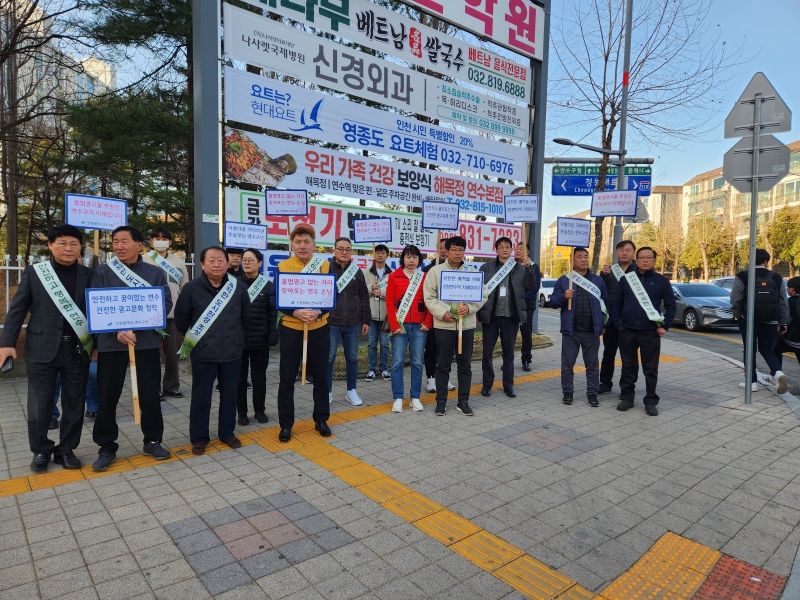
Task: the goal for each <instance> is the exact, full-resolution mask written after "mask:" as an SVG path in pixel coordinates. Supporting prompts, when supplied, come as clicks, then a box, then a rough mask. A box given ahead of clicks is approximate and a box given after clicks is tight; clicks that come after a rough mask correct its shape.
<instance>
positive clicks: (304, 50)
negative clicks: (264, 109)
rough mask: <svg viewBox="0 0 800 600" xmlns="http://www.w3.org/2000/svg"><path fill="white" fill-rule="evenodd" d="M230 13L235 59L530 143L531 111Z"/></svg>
mask: <svg viewBox="0 0 800 600" xmlns="http://www.w3.org/2000/svg"><path fill="white" fill-rule="evenodd" d="M224 8H225V53H226V55H227V56H228V57H229V58H233V59H234V60H239V61H242V62H245V63H247V64H252V65H256V66H259V67H263V68H266V69H270V70H276V71H280V72H282V73H285V74H287V75H291V76H293V77H297V78H298V79H300V80H302V81H306V82H308V83H313V84H316V85H319V86H322V87H325V88H330V89H334V90H337V91H339V92H344V93H346V94H355V95H357V96H360V97H361V98H364V99H365V100H372V101H373V102H378V103H380V104H387V105H389V106H393V107H394V108H398V109H400V110H404V111H408V112H413V113H418V114H423V115H425V116H428V117H431V118H432V119H444V120H446V121H449V122H451V123H457V124H459V125H463V126H465V127H469V128H472V129H476V130H481V131H487V132H491V133H497V134H500V135H503V136H506V137H511V138H514V139H516V140H519V141H525V142H527V140H528V133H529V130H530V109H529V108H528V107H527V106H523V105H521V104H517V103H515V102H513V101H506V100H503V99H501V98H498V97H496V96H489V95H487V94H483V93H481V92H476V91H473V90H471V89H468V88H462V87H460V86H457V85H455V84H454V83H449V82H447V81H444V80H443V79H437V78H436V77H433V76H431V75H426V74H425V73H422V72H420V71H415V70H413V69H408V68H406V67H401V66H400V65H398V64H397V63H393V62H389V61H387V60H383V59H381V58H377V57H374V56H371V55H369V54H365V53H363V52H359V51H357V50H353V49H352V48H348V47H347V46H343V45H341V44H338V43H336V42H333V41H330V40H327V39H325V38H322V37H317V36H315V35H312V34H309V33H304V32H302V31H299V30H298V29H295V28H293V27H289V26H288V25H283V24H281V23H279V22H276V21H271V20H270V19H266V18H264V17H259V16H258V15H255V14H253V13H251V12H249V11H246V10H243V9H240V8H235V7H233V6H231V5H230V4H225V7H224ZM273 49H274V50H273Z"/></svg>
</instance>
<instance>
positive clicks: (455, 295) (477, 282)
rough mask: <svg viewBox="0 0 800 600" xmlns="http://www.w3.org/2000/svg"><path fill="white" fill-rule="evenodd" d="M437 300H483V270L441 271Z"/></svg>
mask: <svg viewBox="0 0 800 600" xmlns="http://www.w3.org/2000/svg"><path fill="white" fill-rule="evenodd" d="M439 300H441V301H442V302H483V271H478V272H477V273H474V272H471V271H441V272H440V276H439Z"/></svg>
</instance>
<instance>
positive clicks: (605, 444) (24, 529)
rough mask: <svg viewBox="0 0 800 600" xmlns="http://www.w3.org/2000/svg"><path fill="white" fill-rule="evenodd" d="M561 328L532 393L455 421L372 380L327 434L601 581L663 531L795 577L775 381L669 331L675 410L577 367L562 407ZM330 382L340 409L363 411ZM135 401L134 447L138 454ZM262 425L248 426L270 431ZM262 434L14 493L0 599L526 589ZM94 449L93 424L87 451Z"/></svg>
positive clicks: (788, 457) (16, 464) (792, 440)
mask: <svg viewBox="0 0 800 600" xmlns="http://www.w3.org/2000/svg"><path fill="white" fill-rule="evenodd" d="M545 333H550V334H553V338H554V342H556V348H552V349H545V350H540V351H536V353H535V354H534V369H535V371H536V372H537V373H539V374H540V375H538V376H537V375H534V376H533V377H531V376H530V375H529V374H525V373H523V372H521V371H518V372H517V377H521V376H523V375H524V376H527V377H526V378H527V379H528V380H529V382H528V383H522V384H518V387H517V392H518V398H516V399H514V400H510V399H508V398H506V397H505V396H504V395H503V394H502V391H498V390H495V391H494V392H493V394H492V396H491V398H488V399H485V398H482V397H480V396H479V395H475V396H473V397H472V399H471V404H472V406H473V408H474V410H475V413H476V416H475V417H473V418H466V417H464V416H462V415H460V414H459V413H457V412H456V411H454V410H453V409H454V406H452V403H451V406H450V407H449V408H448V412H447V415H446V416H445V417H441V418H440V417H434V415H433V411H432V410H431V407H426V410H425V411H424V412H423V413H412V412H411V411H410V410H408V409H406V410H405V411H404V412H403V413H402V414H400V415H397V414H392V413H388V414H387V413H386V412H385V411H381V410H375V411H373V412H374V415H372V416H367V413H366V411H372V410H373V409H372V408H371V407H379V406H381V405H385V404H386V403H387V402H390V398H389V396H390V392H389V383H388V382H383V381H376V382H373V383H362V382H360V383H359V393H360V394H361V396H362V398H363V399H364V401H365V404H366V406H365V407H364V408H361V409H356V410H359V411H365V412H364V416H367V418H360V419H358V420H350V421H347V422H344V423H339V424H336V423H335V421H336V419H332V426H333V430H334V435H335V436H336V437H335V438H334V439H332V440H331V441H330V445H331V446H332V447H334V448H336V449H338V450H340V451H342V454H343V455H344V453H347V454H346V456H350V457H353V460H354V461H362V462H363V463H365V464H366V465H370V466H371V467H374V469H377V471H378V472H379V473H380V474H383V475H385V476H386V477H387V478H391V479H392V480H393V481H395V482H396V484H397V485H402V486H407V488H409V489H410V490H412V491H413V492H415V493H416V494H417V495H419V496H422V497H424V498H427V499H428V500H429V501H431V502H433V503H438V505H441V506H442V507H446V509H449V511H452V513H455V514H456V515H459V516H460V517H463V518H464V519H467V520H468V521H469V522H470V523H471V524H472V525H473V526H474V527H475V529H476V530H477V529H480V528H482V529H483V530H484V531H485V532H487V533H488V534H492V535H494V536H496V537H497V538H499V539H500V540H501V541H504V542H505V543H507V544H508V545H509V546H510V547H512V546H513V548H515V549H518V550H519V551H520V552H524V553H526V554H527V555H528V556H529V557H532V558H533V559H537V560H538V561H541V562H542V563H544V564H545V565H548V566H549V567H550V568H552V569H555V570H557V571H558V572H559V573H560V574H561V575H562V576H563V577H564V578H566V579H569V580H572V581H575V582H577V583H578V584H580V585H581V586H583V587H584V588H586V589H588V590H591V591H593V592H594V593H600V592H602V590H604V589H606V588H607V586H608V585H609V584H611V583H612V582H614V581H615V580H617V579H618V578H619V577H620V576H622V575H624V574H625V573H626V572H629V569H631V567H632V566H634V565H635V563H637V561H639V560H640V559H641V558H642V557H643V556H645V555H646V554H647V553H648V552H649V551H651V549H652V548H654V544H656V542H657V541H658V540H660V539H662V538H663V536H664V534H666V533H667V532H673V533H675V534H678V535H680V536H683V537H684V538H687V539H688V540H693V541H695V542H699V543H700V544H703V545H705V546H708V547H710V548H711V549H713V550H719V551H721V552H722V553H724V554H726V555H730V557H732V558H733V559H738V560H740V561H744V562H745V563H749V564H750V565H753V566H754V567H758V568H761V569H764V570H765V572H768V573H771V574H774V575H777V576H779V577H786V576H787V575H788V574H789V572H790V570H791V564H792V562H793V560H794V557H795V553H796V551H797V548H798V544H800V529H798V527H797V525H798V523H799V522H800V478H798V468H799V467H800V436H798V431H797V427H798V426H799V425H800V420H798V419H797V418H796V417H795V416H794V414H793V413H792V412H791V411H790V410H789V409H788V408H787V407H786V406H785V405H784V404H783V403H782V402H781V401H780V400H779V399H778V398H776V397H775V396H773V395H771V394H770V393H769V392H767V391H762V392H759V393H758V394H756V395H754V401H755V404H753V405H752V406H751V407H745V406H744V405H743V404H742V400H741V396H740V393H739V389H738V387H737V384H738V382H739V381H740V379H741V373H740V372H739V371H737V369H736V368H735V367H733V366H732V365H730V363H727V362H725V361H723V360H720V359H717V358H715V357H712V356H709V355H708V354H706V353H703V352H700V351H698V350H696V349H693V348H692V347H690V346H686V345H683V344H680V343H677V342H674V341H669V340H667V341H665V343H664V348H663V351H664V353H665V354H668V355H670V356H673V357H676V358H677V359H685V360H681V361H676V362H669V363H665V364H663V365H662V367H661V382H662V383H661V385H660V386H659V392H660V394H661V396H662V403H661V406H660V408H661V409H662V412H661V415H660V416H659V417H657V418H652V417H647V416H646V415H645V414H644V411H643V409H642V407H641V404H637V407H636V409H635V410H633V411H629V412H628V413H619V412H618V411H616V410H614V406H615V404H616V398H615V397H613V396H611V395H606V396H602V397H601V406H600V408H597V409H592V408H590V407H589V406H588V405H587V404H586V403H585V402H583V401H582V398H583V390H584V389H585V388H584V382H583V381H582V377H583V376H582V375H581V374H577V375H576V393H575V396H576V403H575V404H574V405H573V406H570V407H566V406H563V405H561V404H560V402H559V399H560V385H559V380H558V377H557V370H556V369H557V368H558V363H559V360H558V336H557V335H556V334H554V332H552V331H546V332H545ZM473 368H474V369H475V370H476V372H478V371H479V369H480V366H479V364H477V363H476V364H474V365H473ZM498 372H499V371H498ZM276 378H277V371H275V370H274V369H271V370H270V372H269V384H270V387H269V390H270V391H269V393H268V401H267V413H268V414H269V415H270V416H271V417H275V416H276V409H275V398H274V394H275V392H274V390H275V388H276V383H277V381H276ZM476 380H479V379H476ZM184 382H185V385H184V388H185V389H188V384H189V378H188V376H187V377H185V378H184ZM334 389H335V391H334V398H335V401H334V406H333V411H334V412H335V413H336V412H342V411H346V410H351V409H352V407H350V406H349V405H348V404H345V403H344V402H343V395H344V386H343V384H342V383H341V382H335V383H334ZM298 390H299V392H298V402H297V404H298V409H299V410H298V415H297V416H298V419H306V418H310V410H311V399H310V392H311V390H310V387H309V386H304V387H302V388H300V387H298ZM25 391H26V384H25V382H24V381H18V382H13V383H12V382H3V383H2V384H0V434H2V441H3V449H4V451H5V452H4V454H3V453H0V479H8V478H16V477H22V476H26V475H28V474H29V471H28V463H29V462H30V458H31V455H30V452H29V451H28V449H27V442H26V435H25V422H24V415H23V409H22V403H23V402H24V398H25ZM639 397H641V394H640V395H639ZM129 404H130V403H129V402H128V403H127V404H123V407H122V408H121V411H120V414H121V415H122V416H123V417H124V416H126V414H125V413H126V412H127V416H128V417H129V418H130V420H129V421H126V422H123V423H121V438H122V439H121V440H120V442H121V449H120V452H119V455H120V456H131V457H133V456H135V455H136V452H138V449H139V446H140V444H141V437H140V433H139V432H138V428H137V427H136V426H135V425H134V424H133V422H132V418H131V417H130V412H129V408H128V405H129ZM188 405H189V401H188V399H183V400H176V401H170V402H168V403H165V405H164V406H165V413H166V414H165V421H166V423H167V431H166V433H165V444H166V445H168V446H171V447H176V446H180V445H184V444H187V443H188V435H187V434H188V416H187V415H188ZM272 425H273V423H270V425H269V426H272ZM269 426H268V427H269ZM214 427H215V424H214V422H213V420H212V432H213V431H214ZM259 427H260V426H258V425H250V426H248V427H244V428H239V429H238V431H243V432H244V433H246V434H247V433H250V434H251V437H252V438H253V439H262V438H261V437H259V434H258V432H259ZM265 435H266V432H265ZM273 435H277V432H276V430H272V431H270V432H269V438H270V439H271V437H272V436H273ZM304 436H308V437H307V438H305V437H304ZM297 437H304V439H308V440H309V441H311V442H312V445H313V444H316V443H318V441H319V440H320V438H318V437H316V436H312V435H311V434H310V433H308V434H302V435H300V436H297ZM263 439H266V438H263ZM294 443H295V442H293V443H292V444H293V445H294ZM297 443H298V444H301V443H302V440H298V442H297ZM265 445H266V446H267V447H262V446H261V445H259V444H257V443H250V444H249V445H246V446H244V447H243V448H242V449H240V450H236V451H234V450H224V451H218V452H215V453H212V454H208V455H206V456H202V457H191V458H185V459H183V460H178V461H173V462H169V463H165V464H159V465H156V466H149V467H143V468H134V466H136V465H130V467H126V468H127V469H128V470H126V471H124V472H121V473H116V474H110V475H106V476H102V477H96V478H92V479H88V480H81V481H76V482H74V483H68V484H64V485H58V486H55V487H48V488H45V489H40V490H35V491H30V492H27V493H20V494H12V495H8V496H6V497H2V498H0V597H12V598H29V597H30V598H56V597H59V598H61V597H64V598H69V597H74V598H94V597H101V598H104V597H113V598H115V599H121V598H128V597H143V598H152V597H158V598H161V597H164V598H183V597H186V598H189V597H191V598H192V600H196V599H198V598H205V597H209V596H212V595H213V597H224V598H238V597H247V598H258V597H270V598H283V597H291V598H416V597H420V598H428V597H435V598H452V597H456V596H459V597H460V598H462V599H463V598H519V597H522V596H521V595H520V593H519V592H518V591H515V589H513V588H512V587H510V586H509V585H507V583H505V582H504V581H501V580H500V579H499V578H498V577H495V576H493V575H491V574H490V573H488V572H487V571H486V570H484V569H482V568H480V567H479V566H478V565H477V564H475V561H474V560H473V561H471V560H468V559H467V558H465V557H464V555H463V554H462V553H459V552H458V551H455V550H454V547H453V546H448V545H447V544H446V543H441V542H440V541H437V539H435V538H434V537H431V536H430V535H427V534H426V533H425V532H424V531H423V530H421V529H420V528H419V527H415V526H413V525H412V524H410V523H409V522H408V520H407V519H406V520H404V519H403V518H400V517H399V516H398V514H397V513H395V512H392V511H391V510H388V509H387V507H386V506H383V505H382V502H376V501H375V500H374V499H371V498H370V497H367V496H365V495H364V493H362V491H359V490H358V489H355V488H354V486H355V485H356V483H353V482H351V483H348V482H347V481H345V480H343V479H342V478H341V477H338V476H336V475H335V474H334V473H333V472H332V471H335V470H336V469H335V468H334V467H328V468H325V467H322V466H320V464H318V462H315V460H310V459H309V458H308V457H307V456H305V455H304V454H303V453H298V451H296V450H294V449H287V450H282V449H281V447H280V446H278V445H277V443H274V444H265ZM296 448H298V449H299V448H300V446H296ZM275 450H279V451H277V452H275ZM281 450H282V451H281ZM95 453H96V448H95V446H94V445H93V444H92V443H91V434H90V431H89V430H88V429H87V430H86V431H85V433H84V439H83V442H82V445H81V447H80V448H79V449H78V452H77V454H78V456H79V457H80V458H81V459H82V460H84V462H87V463H88V462H90V461H91V460H92V459H93V458H94V455H95ZM306 454H307V453H306ZM309 456H312V455H309ZM50 470H51V471H53V472H55V471H60V467H58V466H54V465H51V467H50ZM336 472H337V473H339V472H340V471H336ZM0 489H2V488H0ZM361 489H362V490H363V489H364V488H361ZM292 507H294V508H292ZM261 546H263V548H262V547H261ZM726 560H729V559H726ZM730 560H732V559H730ZM714 581H716V580H714ZM712 583H714V582H713V581H712V582H711V583H708V582H707V583H706V587H708V586H711V585H712ZM236 586H238V587H236ZM518 589H519V588H518ZM576 589H577V588H576ZM609 589H612V588H609ZM691 593H692V594H693V593H694V590H692V592H691ZM543 597H546V596H543ZM549 597H552V594H551V596H549ZM588 597H591V595H590V596H588ZM676 597H684V596H680V595H678V596H676ZM685 597H690V596H685ZM699 597H700V596H699V595H698V598H699ZM704 597H705V596H704ZM609 600H615V599H613V598H610V599H609Z"/></svg>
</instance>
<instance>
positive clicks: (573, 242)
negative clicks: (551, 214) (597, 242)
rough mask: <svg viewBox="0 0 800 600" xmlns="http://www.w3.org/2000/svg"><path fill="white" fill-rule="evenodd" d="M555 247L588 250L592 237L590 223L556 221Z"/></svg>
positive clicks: (559, 219)
mask: <svg viewBox="0 0 800 600" xmlns="http://www.w3.org/2000/svg"><path fill="white" fill-rule="evenodd" d="M556 229H557V231H556V245H557V246H572V247H575V248H588V247H589V242H590V240H591V237H592V222H591V221H589V220H588V219H570V218H568V217H558V218H557V219H556Z"/></svg>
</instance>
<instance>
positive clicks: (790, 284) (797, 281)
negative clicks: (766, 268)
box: [786, 277, 800, 294]
mask: <svg viewBox="0 0 800 600" xmlns="http://www.w3.org/2000/svg"><path fill="white" fill-rule="evenodd" d="M786 287H787V288H793V289H795V290H797V293H798V294H800V277H792V278H791V279H789V281H787V282H786Z"/></svg>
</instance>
